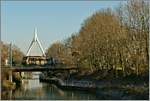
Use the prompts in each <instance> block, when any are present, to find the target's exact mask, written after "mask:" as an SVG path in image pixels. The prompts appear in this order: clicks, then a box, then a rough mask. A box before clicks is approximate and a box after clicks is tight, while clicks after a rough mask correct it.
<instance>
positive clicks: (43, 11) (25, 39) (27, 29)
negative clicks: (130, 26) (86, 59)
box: [1, 1, 120, 53]
mask: <svg viewBox="0 0 150 101" xmlns="http://www.w3.org/2000/svg"><path fill="white" fill-rule="evenodd" d="M119 3H120V1H3V2H2V3H1V21H2V22H1V29H2V31H1V33H2V35H1V36H2V37H1V38H2V41H4V42H6V43H10V42H13V44H15V45H17V46H18V47H19V48H20V49H21V51H23V52H24V53H26V52H27V49H28V47H29V44H30V43H31V41H32V39H33V33H34V28H35V27H37V28H38V37H39V40H40V41H41V43H42V46H43V48H44V50H46V49H47V48H48V47H49V46H50V45H51V44H52V43H54V42H56V41H62V40H64V39H66V38H68V37H69V36H71V34H72V33H75V32H78V31H79V30H80V27H81V24H82V23H83V22H84V20H85V19H86V18H87V17H89V16H91V15H92V14H93V13H94V12H95V11H97V10H101V9H105V8H108V7H109V8H113V9H114V8H115V7H117V6H118V5H119Z"/></svg>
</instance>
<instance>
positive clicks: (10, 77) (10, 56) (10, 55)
mask: <svg viewBox="0 0 150 101" xmlns="http://www.w3.org/2000/svg"><path fill="white" fill-rule="evenodd" d="M9 49H10V50H9V65H10V68H12V43H10V48H9ZM9 80H10V81H11V82H12V71H10V74H9Z"/></svg>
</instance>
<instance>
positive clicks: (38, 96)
mask: <svg viewBox="0 0 150 101" xmlns="http://www.w3.org/2000/svg"><path fill="white" fill-rule="evenodd" d="M2 93H4V95H3V96H2V99H12V100H21V99H24V100H96V99H97V97H96V95H95V94H92V93H90V92H86V91H77V90H62V89H60V88H58V87H57V86H56V85H53V84H48V83H42V82H40V81H39V72H33V73H32V78H31V79H23V80H22V86H21V87H19V88H17V89H15V90H13V91H4V92H2Z"/></svg>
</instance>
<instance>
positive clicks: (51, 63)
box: [2, 29, 77, 81]
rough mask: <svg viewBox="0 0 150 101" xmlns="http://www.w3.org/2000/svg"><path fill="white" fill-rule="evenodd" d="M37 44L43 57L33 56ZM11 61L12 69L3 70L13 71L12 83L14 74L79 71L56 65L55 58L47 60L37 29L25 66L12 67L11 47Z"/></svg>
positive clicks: (24, 62) (25, 58)
mask: <svg viewBox="0 0 150 101" xmlns="http://www.w3.org/2000/svg"><path fill="white" fill-rule="evenodd" d="M35 44H37V45H38V46H39V48H40V51H41V53H42V54H41V55H33V54H31V50H32V49H33V46H34V45H35ZM9 58H10V60H9V63H10V64H9V65H10V68H7V67H6V68H5V67H3V68H2V69H8V70H10V71H11V74H10V75H9V78H10V81H12V72H19V73H21V72H42V71H67V72H70V71H71V70H75V71H76V70H77V68H75V67H67V66H62V64H59V63H56V61H55V60H54V59H53V58H47V57H46V54H45V52H44V50H43V47H42V45H41V43H40V41H39V39H38V36H37V29H35V30H34V37H33V40H32V41H31V44H30V46H29V48H28V51H27V54H26V56H25V57H24V58H23V61H22V63H23V65H24V66H20V67H14V66H12V48H11V45H10V57H9Z"/></svg>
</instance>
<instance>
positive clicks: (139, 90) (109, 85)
mask: <svg viewBox="0 0 150 101" xmlns="http://www.w3.org/2000/svg"><path fill="white" fill-rule="evenodd" d="M44 74H45V73H42V74H41V75H40V78H39V80H40V82H47V83H50V84H55V85H57V86H58V87H59V88H60V89H63V90H81V91H88V92H91V93H92V94H96V96H97V97H98V99H107V100H108V99H114V100H116V99H117V100H147V99H149V85H148V80H146V79H147V78H148V77H137V76H136V75H132V76H129V77H122V78H119V79H118V78H116V79H111V80H109V79H105V80H95V79H87V78H86V79H85V78H82V77H80V79H78V78H74V79H73V78H71V79H70V78H65V79H64V78H60V77H56V75H57V74H56V75H53V76H46V75H44ZM63 75H64V74H62V75H61V77H62V76H63ZM77 75H78V74H77ZM77 75H76V76H77ZM74 76H75V75H74ZM147 76H148V75H147ZM67 77H72V76H67ZM132 79H134V81H133V80H132ZM141 81H142V82H141ZM144 81H146V82H144Z"/></svg>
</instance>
